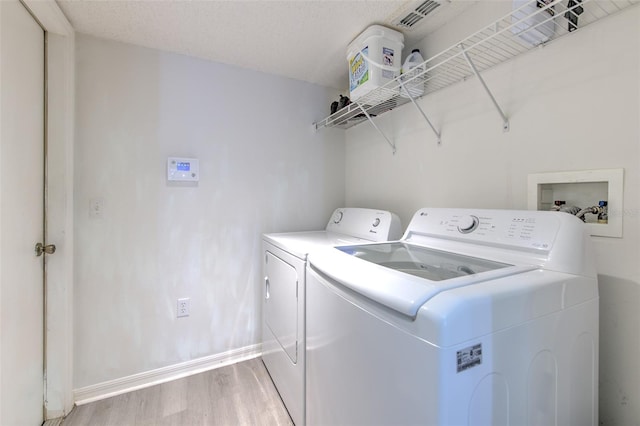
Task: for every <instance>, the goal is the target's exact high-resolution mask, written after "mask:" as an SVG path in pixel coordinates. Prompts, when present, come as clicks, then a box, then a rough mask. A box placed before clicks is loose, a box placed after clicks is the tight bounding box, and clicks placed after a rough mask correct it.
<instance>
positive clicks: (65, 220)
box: [21, 0, 75, 420]
mask: <svg viewBox="0 0 640 426" xmlns="http://www.w3.org/2000/svg"><path fill="white" fill-rule="evenodd" d="M21 1H22V2H23V4H24V5H25V6H26V7H27V8H28V9H29V10H30V11H31V13H32V14H33V16H34V17H35V18H36V19H37V20H38V21H39V23H40V25H41V26H42V27H43V28H44V30H45V49H46V56H45V58H46V62H47V65H46V66H47V75H46V76H45V78H46V82H45V87H46V88H47V89H46V91H47V96H46V103H47V105H46V108H47V118H46V120H47V122H46V123H45V128H46V133H47V134H46V138H47V145H48V149H47V159H46V162H47V164H46V167H47V185H46V188H45V189H44V190H45V191H46V193H47V196H46V200H47V205H46V206H45V209H46V212H47V218H46V220H47V235H45V241H47V243H48V244H55V245H56V247H57V250H56V254H55V255H53V256H47V259H46V260H45V261H46V263H47V266H46V272H47V278H46V280H47V283H48V284H47V289H46V294H45V295H44V296H45V300H46V307H45V316H46V318H45V324H46V325H47V329H46V330H45V333H46V340H45V341H46V342H47V344H46V347H45V353H44V359H45V366H46V370H45V372H44V379H45V383H44V417H45V420H48V419H54V418H57V417H63V416H64V415H66V414H68V413H69V412H70V411H71V409H72V408H73V404H74V400H73V258H74V256H73V253H74V248H73V148H74V109H75V31H74V30H73V27H72V26H71V24H70V23H69V21H68V20H67V18H66V17H65V16H64V14H63V13H62V11H61V10H60V8H59V7H58V5H57V4H56V3H55V1H54V0H46V1H42V0H21Z"/></svg>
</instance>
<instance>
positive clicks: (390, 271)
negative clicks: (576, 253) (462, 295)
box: [309, 242, 537, 317]
mask: <svg viewBox="0 0 640 426" xmlns="http://www.w3.org/2000/svg"><path fill="white" fill-rule="evenodd" d="M309 257H310V261H311V263H312V265H313V267H314V268H316V269H317V270H319V271H320V272H322V273H323V274H325V275H327V276H329V277H330V278H332V279H333V280H335V281H337V282H338V283H340V284H342V285H344V286H345V287H348V288H350V289H352V290H354V291H356V292H358V293H360V294H362V295H364V296H366V297H368V298H370V299H372V300H375V301H376V302H378V303H381V304H383V305H385V306H387V307H389V308H391V309H393V310H396V311H398V312H400V313H402V314H404V315H408V316H411V317H414V316H415V315H416V314H417V312H418V309H420V307H421V306H422V305H423V304H424V303H426V302H427V300H429V299H431V298H432V297H433V296H435V295H436V294H438V293H440V292H442V291H445V290H449V289H452V288H457V287H462V286H466V285H470V284H474V283H478V282H483V281H488V280H491V279H495V278H500V277H504V276H508V275H513V274H518V273H522V272H526V271H531V270H533V269H536V268H537V266H534V265H519V266H517V265H512V264H507V263H501V262H495V261H492V260H486V259H480V258H476V257H471V256H465V255H461V254H456V253H451V252H446V251H441V250H436V249H433V248H427V247H424V246H419V245H413V244H408V243H404V242H391V243H379V244H364V245H350V246H341V247H335V248H332V249H326V250H321V251H320V250H319V251H317V252H312V253H311V254H310V255H309Z"/></svg>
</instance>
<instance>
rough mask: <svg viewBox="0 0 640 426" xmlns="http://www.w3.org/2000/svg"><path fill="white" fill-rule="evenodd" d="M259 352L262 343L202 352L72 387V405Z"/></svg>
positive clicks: (245, 357) (250, 356)
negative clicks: (116, 377) (92, 383)
mask: <svg viewBox="0 0 640 426" xmlns="http://www.w3.org/2000/svg"><path fill="white" fill-rule="evenodd" d="M261 353H262V345H261V344H259V343H258V344H255V345H250V346H245V347H243V348H239V349H233V350H230V351H227V352H223V353H220V354H215V355H211V356H206V357H203V358H198V359H194V360H191V361H186V362H181V363H179V364H174V365H169V366H167V367H162V368H158V369H156V370H151V371H145V372H144V373H138V374H133V375H131V376H127V377H121V378H119V379H115V380H109V381H108V382H102V383H98V384H95V385H90V386H86V387H83V388H79V389H74V390H73V397H74V400H75V403H76V405H82V404H87V403H89V402H93V401H98V400H100V399H105V398H109V397H111V396H116V395H120V394H123V393H127V392H131V391H134V390H137V389H143V388H147V387H149V386H154V385H158V384H160V383H164V382H169V381H171V380H175V379H180V378H183V377H187V376H191V375H192V374H198V373H202V372H204V371H208V370H213V369H215V368H220V367H225V366H227V365H231V364H235V363H237V362H241V361H246V360H249V359H253V358H257V357H259V356H260V355H261Z"/></svg>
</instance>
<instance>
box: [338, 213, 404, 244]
mask: <svg viewBox="0 0 640 426" xmlns="http://www.w3.org/2000/svg"><path fill="white" fill-rule="evenodd" d="M326 230H327V231H330V232H337V233H340V234H345V235H350V236H353V237H358V238H362V239H365V240H368V241H389V240H397V239H399V238H400V237H401V236H402V230H401V226H400V218H399V217H398V216H397V215H396V214H395V213H391V212H388V211H384V210H374V209H363V208H356V207H345V208H339V209H336V210H335V211H334V212H333V214H332V215H331V218H330V219H329V223H328V224H327V228H326Z"/></svg>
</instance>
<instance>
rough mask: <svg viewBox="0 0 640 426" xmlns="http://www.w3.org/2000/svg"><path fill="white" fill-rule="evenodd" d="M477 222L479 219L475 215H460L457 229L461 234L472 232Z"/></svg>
mask: <svg viewBox="0 0 640 426" xmlns="http://www.w3.org/2000/svg"><path fill="white" fill-rule="evenodd" d="M479 223H480V221H479V220H478V218H477V217H475V216H471V215H467V216H462V217H461V218H460V219H458V231H460V232H461V233H463V234H468V233H469V232H473V231H474V230H475V229H476V228H477V227H478V224H479Z"/></svg>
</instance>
